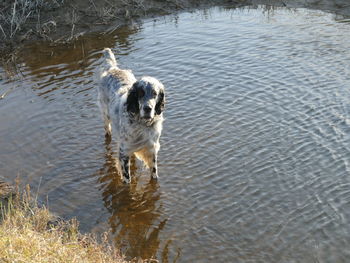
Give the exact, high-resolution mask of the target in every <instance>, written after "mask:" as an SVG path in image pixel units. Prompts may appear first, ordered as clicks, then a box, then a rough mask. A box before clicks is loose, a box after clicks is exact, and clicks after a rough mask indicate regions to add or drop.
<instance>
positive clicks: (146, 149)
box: [98, 48, 165, 183]
mask: <svg viewBox="0 0 350 263" xmlns="http://www.w3.org/2000/svg"><path fill="white" fill-rule="evenodd" d="M103 55H104V62H103V65H102V71H101V72H100V73H99V80H100V83H99V87H98V102H99V106H100V109H101V112H102V115H103V119H104V128H105V131H106V136H108V137H110V136H111V135H112V130H113V135H114V136H116V140H117V141H118V143H119V163H120V168H121V174H122V179H123V181H124V182H126V183H130V181H131V176H130V158H131V157H132V156H133V155H135V156H136V157H137V158H138V159H141V160H143V161H144V163H145V164H146V165H147V166H148V167H149V169H150V171H151V176H152V178H158V169H157V153H158V151H159V148H160V144H159V138H160V135H161V131H162V127H163V110H164V103H165V96H164V86H163V84H162V83H161V82H160V81H159V80H157V79H155V78H152V77H148V76H147V77H142V78H141V79H140V80H136V78H135V76H134V75H133V73H132V72H131V70H124V69H120V68H119V67H118V65H117V61H116V59H115V56H114V54H113V53H112V51H111V50H110V49H109V48H106V49H104V51H103Z"/></svg>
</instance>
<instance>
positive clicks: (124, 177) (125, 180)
mask: <svg viewBox="0 0 350 263" xmlns="http://www.w3.org/2000/svg"><path fill="white" fill-rule="evenodd" d="M122 181H123V183H124V184H130V183H131V177H126V176H122Z"/></svg>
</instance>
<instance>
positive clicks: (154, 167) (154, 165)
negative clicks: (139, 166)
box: [151, 152, 158, 179]
mask: <svg viewBox="0 0 350 263" xmlns="http://www.w3.org/2000/svg"><path fill="white" fill-rule="evenodd" d="M157 162H158V161H157V153H156V152H155V153H153V158H152V165H151V176H152V178H153V179H157V178H158V166H157Z"/></svg>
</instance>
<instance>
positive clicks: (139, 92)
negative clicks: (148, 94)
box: [137, 89, 145, 98]
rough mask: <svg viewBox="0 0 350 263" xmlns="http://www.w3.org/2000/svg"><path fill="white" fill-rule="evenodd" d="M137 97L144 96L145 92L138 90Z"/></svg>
mask: <svg viewBox="0 0 350 263" xmlns="http://www.w3.org/2000/svg"><path fill="white" fill-rule="evenodd" d="M137 96H138V97H139V98H142V97H143V96H145V92H144V91H143V89H138V90H137Z"/></svg>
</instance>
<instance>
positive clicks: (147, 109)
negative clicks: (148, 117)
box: [143, 105, 152, 113]
mask: <svg viewBox="0 0 350 263" xmlns="http://www.w3.org/2000/svg"><path fill="white" fill-rule="evenodd" d="M151 110H152V108H151V107H150V106H148V105H146V106H144V107H143V111H144V112H145V113H150V112H151Z"/></svg>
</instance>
